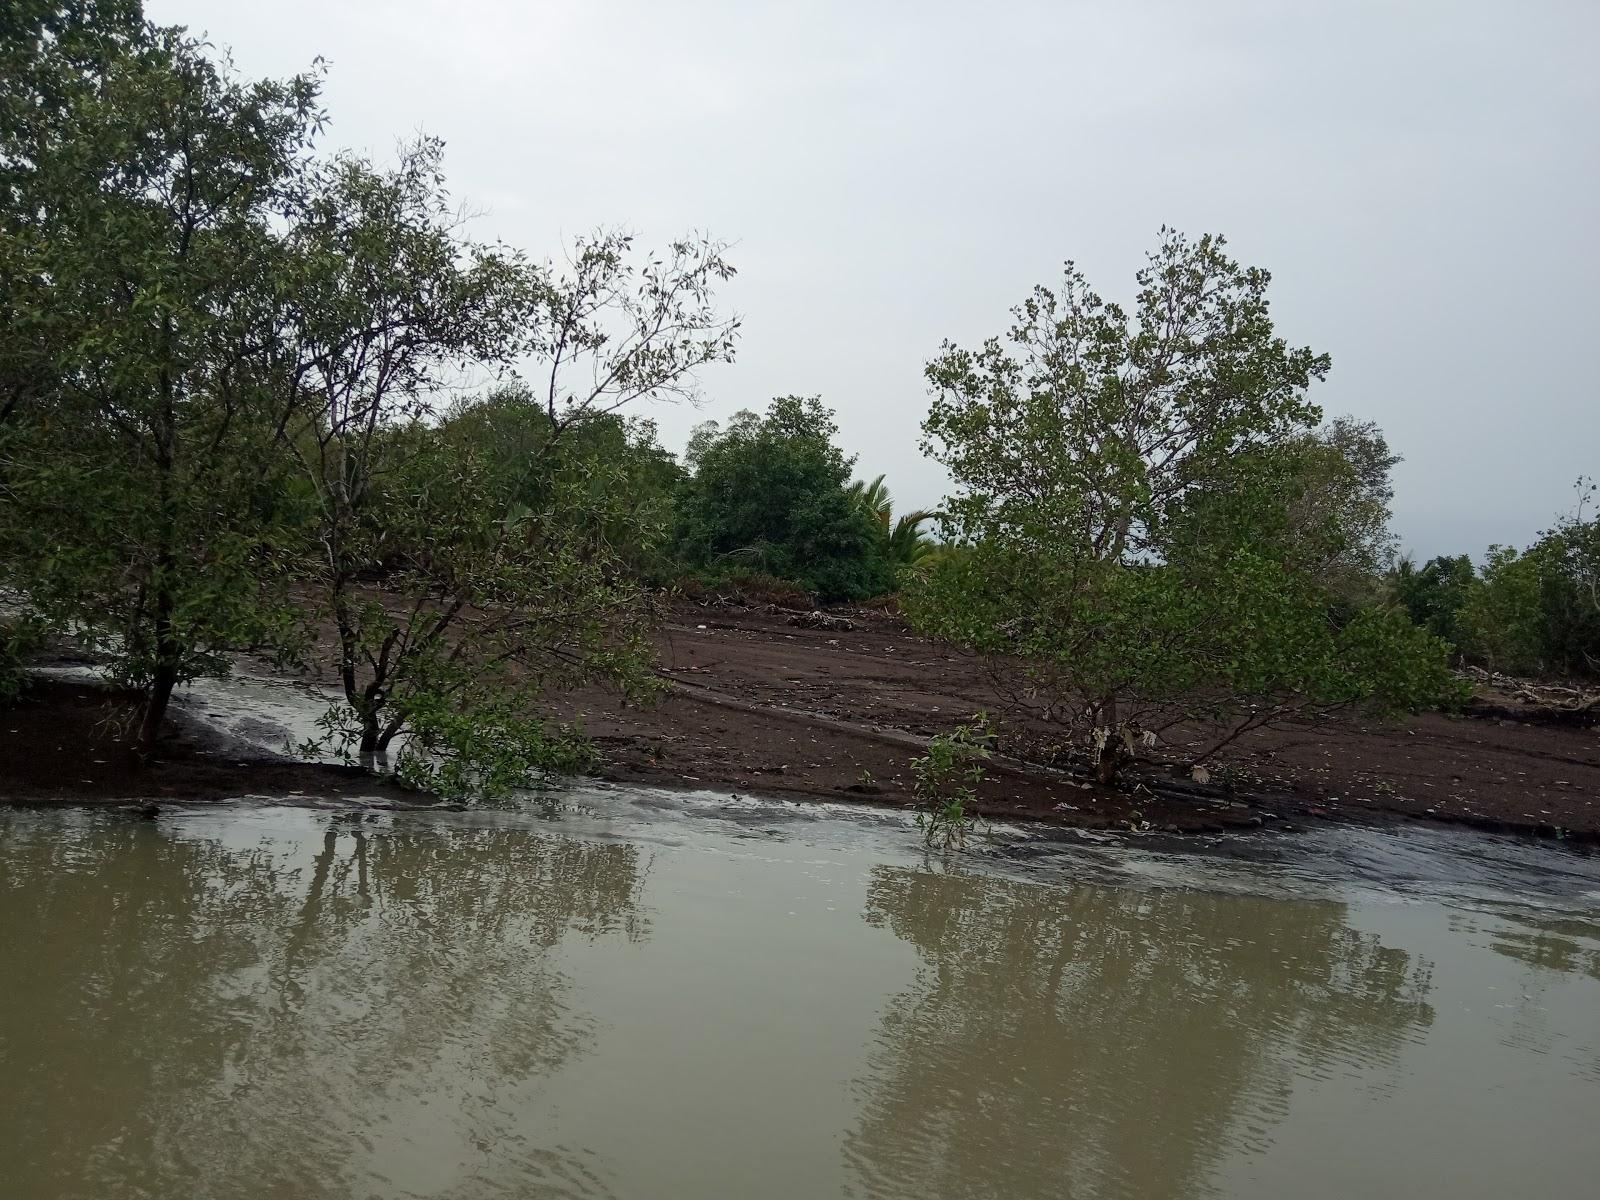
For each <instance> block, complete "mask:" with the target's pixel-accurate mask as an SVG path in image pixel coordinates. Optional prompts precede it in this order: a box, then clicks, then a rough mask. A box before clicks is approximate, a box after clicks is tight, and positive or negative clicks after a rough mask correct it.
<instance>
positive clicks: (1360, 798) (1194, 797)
mask: <svg viewBox="0 0 1600 1200" xmlns="http://www.w3.org/2000/svg"><path fill="white" fill-rule="evenodd" d="M846 615H848V617H849V618H850V620H851V621H852V623H853V624H854V626H855V628H854V630H853V631H850V632H831V631H824V630H812V629H806V628H803V627H797V626H795V625H791V624H790V623H789V614H787V613H784V612H781V611H776V610H771V609H766V610H762V609H750V610H737V609H725V608H711V607H699V606H697V605H693V604H680V605H679V606H678V607H677V608H676V609H675V610H674V612H673V614H672V620H671V621H670V623H669V624H668V625H667V626H666V628H665V629H664V630H663V632H662V635H661V659H662V665H663V674H664V675H665V676H666V677H667V678H668V679H669V680H670V684H669V686H670V691H669V692H668V694H667V695H666V696H665V697H664V698H663V699H662V701H661V702H660V703H659V704H658V705H657V706H656V707H654V708H651V709H639V708H636V707H631V706H630V707H621V706H619V704H618V702H617V701H616V700H615V698H612V697H606V696H603V695H600V694H591V695H584V696H581V697H576V698H572V699H571V700H570V701H569V703H568V710H569V715H572V716H581V718H582V721H583V725H584V727H585V728H586V729H587V730H588V732H589V733H590V734H591V735H592V736H594V737H595V738H597V740H598V741H599V742H600V744H601V746H602V748H603V749H604V751H605V754H606V758H607V761H608V766H607V768H606V770H605V775H606V776H607V777H608V778H611V779H614V780H618V781H624V782H639V783H651V784H665V785H669V786H674V785H675V786H680V787H691V788H705V789H714V790H719V791H727V790H732V791H735V792H755V793H774V794H791V795H799V796H809V797H819V798H827V799H832V800H846V801H849V800H855V801H866V802H871V803H877V804H889V805H896V806H905V805H909V804H911V803H912V802H913V798H912V795H911V781H912V773H911V759H912V758H913V757H915V756H916V755H917V754H919V753H921V748H920V747H921V744H922V739H924V738H926V737H928V736H930V735H933V734H937V733H941V732H947V731H949V730H950V729H951V728H953V727H954V726H955V725H956V724H958V723H959V722H961V721H963V720H965V719H966V718H968V717H970V716H971V715H972V714H973V713H974V712H976V711H977V710H979V709H985V710H987V711H989V712H990V713H993V714H1001V713H1003V712H1004V706H1003V704H1002V701H1001V698H1000V696H999V695H998V694H997V693H996V691H995V688H994V687H993V685H992V683H991V682H990V680H989V678H988V677H987V675H986V674H985V672H984V670H983V668H982V667H981V665H980V664H979V663H978V662H977V661H975V660H974V659H972V658H970V657H967V656H964V655H962V654H960V653H958V652H956V651H954V650H952V649H951V648H949V647H947V646H943V645H940V644H938V643H935V642H931V641H929V640H928V639H926V638H922V637H918V636H917V635H915V634H913V633H911V632H910V631H909V630H907V629H906V627H905V626H904V624H903V623H902V622H901V621H899V620H898V619H897V618H895V617H893V616H891V615H889V614H886V613H879V612H872V611H851V612H849V613H848V614H846ZM1470 711H1471V710H1470V709H1469V712H1470ZM1484 711H1486V713H1487V715H1484V716H1472V715H1461V716H1452V715H1445V714H1441V713H1426V714H1421V715H1419V716H1415V717H1412V718H1410V719H1408V720H1405V721H1403V722H1400V723H1396V724H1387V723H1380V722H1375V721H1373V722H1369V721H1363V720H1353V719H1352V720H1344V721H1341V722H1338V723H1335V724H1332V725H1323V726H1319V727H1312V726H1305V727H1300V728H1295V727H1290V728H1285V729H1266V730H1257V731H1255V732H1253V733H1250V734H1248V735H1246V736H1245V737H1244V738H1242V739H1241V740H1240V741H1239V742H1238V743H1236V744H1235V745H1234V746H1233V747H1231V748H1230V750H1229V751H1228V752H1227V753H1226V755H1225V756H1224V757H1223V759H1222V762H1221V766H1222V768H1223V769H1222V770H1219V771H1216V772H1215V773H1214V778H1213V779H1212V781H1211V784H1210V786H1206V787H1200V786H1197V785H1196V784H1194V783H1193V782H1191V781H1190V780H1189V779H1188V778H1187V776H1186V775H1185V776H1181V777H1178V776H1175V775H1174V774H1173V773H1172V771H1171V770H1170V769H1167V768H1160V769H1156V770H1152V769H1151V768H1149V767H1148V766H1147V767H1145V768H1144V769H1143V770H1142V771H1141V770H1138V769H1136V770H1134V771H1132V772H1131V773H1130V774H1129V777H1128V782H1127V784H1126V785H1125V789H1124V790H1110V789H1106V788H1101V787H1098V786H1090V785H1089V784H1087V783H1086V782H1084V781H1083V780H1082V779H1081V778H1079V777H1076V776H1073V775H1072V774H1070V773H1069V772H1067V771H1052V770H1048V769H1041V768H1037V767H1028V766H1026V765H1025V764H1021V763H1014V762H1009V761H998V762H994V763H991V765H990V770H989V778H988V780H987V781H986V782H985V784H984V785H983V786H982V788H981V789H980V793H979V810H980V811H981V812H982V813H983V814H984V815H986V816H989V817H994V818H1022V819H1034V820H1045V821H1050V822H1055V823H1060V824H1066V825H1074V826H1086V827H1102V828H1103V827H1110V828H1126V827H1128V826H1129V825H1133V826H1135V827H1150V828H1156V829H1176V830H1183V831H1190V830H1214V829H1221V828H1229V827H1241V826H1247V827H1254V826H1258V825H1264V824H1270V823H1274V822H1277V823H1279V824H1290V823H1293V822H1301V821H1305V820H1308V819H1327V818H1333V819H1354V820H1360V821H1364V822H1376V821H1388V820H1397V819H1423V820H1433V821H1445V822H1457V823H1464V824H1470V825H1475V826H1478V827H1481V828H1485V829H1496V830H1506V831H1522V832H1531V833H1538V834H1542V835H1546V836H1554V837H1567V838H1572V839H1573V840H1596V839H1600V732H1597V731H1596V730H1594V729H1582V728H1576V727H1570V726H1567V727H1563V726H1562V725H1560V724H1550V723H1545V722H1543V721H1542V719H1541V717H1540V715H1539V714H1536V713H1531V712H1530V713H1525V714H1522V715H1523V716H1525V717H1526V719H1517V710H1516V709H1515V708H1514V707H1512V708H1507V707H1506V706H1505V705H1504V704H1500V703H1490V702H1485V705H1484ZM1508 714H1509V715H1508ZM1041 735H1049V736H1057V737H1058V736H1059V732H1058V731H1051V730H1048V729H1044V728H1040V727H1036V726H1030V725H1029V724H1028V723H1027V722H1020V723H1013V724H1012V725H1011V726H1010V727H1009V728H1003V729H1002V745H1003V746H1004V745H1007V744H1009V745H1012V746H1018V745H1022V744H1027V743H1031V742H1034V741H1035V740H1036V739H1038V738H1039V737H1040V736H1041Z"/></svg>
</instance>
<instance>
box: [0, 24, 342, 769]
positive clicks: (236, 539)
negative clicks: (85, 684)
mask: <svg viewBox="0 0 1600 1200" xmlns="http://www.w3.org/2000/svg"><path fill="white" fill-rule="evenodd" d="M136 12H137V10H136V9H135V8H133V7H132V6H124V5H116V4H103V5H87V6H83V7H81V8H79V7H74V8H73V9H70V10H66V11H65V12H62V13H59V14H57V15H56V16H48V15H45V14H44V12H43V10H41V9H38V8H37V7H36V6H33V5H28V6H25V7H24V9H23V10H22V13H21V14H20V17H21V19H20V21H19V22H18V23H17V24H15V25H13V24H11V23H10V22H11V21H12V19H13V18H11V17H10V16H8V18H7V22H8V23H7V25H6V26H5V28H4V33H5V37H4V41H3V44H4V53H5V56H6V59H7V60H8V62H14V61H15V60H16V58H17V56H18V55H19V53H20V54H22V56H23V57H24V58H25V59H26V60H27V61H26V63H25V64H24V67H23V68H22V75H23V77H24V78H26V79H28V80H30V81H31V83H30V86H37V87H39V88H40V91H39V93H38V96H39V99H40V103H38V104H25V105H23V106H21V107H19V106H18V103H17V97H16V94H15V92H14V91H13V90H12V88H11V87H10V86H9V84H8V85H7V86H5V87H4V88H0V98H3V104H0V108H3V112H4V117H3V119H0V137H3V138H4V139H5V140H4V142H3V144H0V162H3V163H4V164H5V166H6V172H5V182H4V188H3V192H0V204H3V212H0V345H3V349H0V405H3V412H0V417H3V418H4V419H3V420H0V498H3V502H4V504H5V506H6V510H7V511H6V520H5V522H4V532H3V533H0V569H3V571H4V574H5V577H6V580H5V581H6V582H7V583H9V584H10V585H11V586H13V587H16V588H17V589H19V590H20V591H22V592H24V593H25V594H26V595H27V596H28V597H29V599H30V602H31V603H32V605H33V607H34V608H35V610H36V611H38V612H39V613H40V614H41V615H42V616H43V617H44V618H45V619H46V620H47V621H48V622H49V623H50V624H51V625H52V626H54V627H56V628H60V629H71V630H73V631H74V632H76V633H78V634H80V635H81V636H82V637H83V638H84V639H85V640H87V641H89V642H90V643H91V644H93V645H94V646H96V647H97V648H99V649H100V650H102V651H103V652H104V653H105V654H106V655H107V656H108V657H109V659H110V661H111V664H112V667H113V670H114V672H115V673H116V674H117V675H118V676H119V677H120V678H121V679H122V680H123V681H125V682H127V683H130V684H132V685H135V686H138V687H140V688H142V689H144V690H145V692H146V695H147V702H146V706H145V714H144V718H143V721H142V727H141V733H140V741H141V743H142V744H143V745H144V746H146V747H148V746H149V745H150V744H151V743H152V742H153V741H154V738H155V735H156V733H157V731H158V730H159V727H160V723H161V719H162V716H163V714H164V712H165V708H166V703H167V698H168V696H169V695H170V693H171V691H172V688H173V687H174V686H175V685H176V684H178V683H180V682H183V681H184V680H187V679H190V678H192V677H194V676H196V675H198V674H203V673H208V672H216V671H219V670H222V669H224V667H225V661H226V660H225V659H224V657H223V654H224V652H225V651H226V650H227V649H228V648H231V647H235V646H240V645H248V644H253V643H260V642H264V641H269V640H272V639H274V638H276V637H277V636H278V635H279V634H281V633H282V632H283V630H284V627H285V622H284V615H283V609H282V606H281V605H280V604H278V603H277V602H276V599H275V597H274V595H273V589H272V584H273V582H274V581H275V580H276V579H278V578H279V577H280V574H281V572H280V567H281V563H282V558H283V555H284V552H285V529H286V525H287V519H288V517H289V516H290V514H289V513H288V511H286V507H285V503H284V497H283V494H282V491H281V488H280V487H279V482H280V478H281V473H282V470H283V461H282V459H281V458H280V457H279V456H277V455H275V454H274V453H272V451H271V443H272V438H273V432H274V430H275V428H276V427H277V423H278V421H279V420H280V419H281V410H280V408H279V400H280V396H279V395H278V394H277V392H276V391H275V388H274V383H275V376H276V374H277V372H278V370H279V365H280V364H279V363H278V362H277V359H276V346H275V342H274V336H275V333H276V331H277V329H278V327H279V324H280V322H281V320H282V318H283V312H284V308H285V305H286V302H287V301H286V291H285V282H286V275H287V268H286V264H285V261H284V257H283V255H282V253H281V246H280V243H279V240H278V237H277V231H278V230H279V229H280V228H281V227H282V225H283V223H284V221H285V220H286V219H287V214H288V213H289V211H290V209H291V207H292V205H293V203H294V197H295V195H296V194H297V191H298V180H299V175H300V169H301V166H302V162H303V158H304V155H305V153H306V152H307V149H308V147H309V144H310V141H311V138H312V137H313V135H314V134H315V132H316V131H317V129H318V127H319V126H320V123H321V114H320V112H319V111H318V109H317V107H316V103H317V90H318V82H317V80H316V79H315V78H314V77H311V76H299V77H296V78H293V79H289V80H285V81H274V80H265V81H259V82H245V81H241V80H239V79H238V78H236V77H235V76H234V75H233V74H232V73H231V72H230V71H229V70H227V69H226V68H224V67H221V66H218V65H217V64H216V63H214V62H213V61H212V60H210V59H209V58H207V57H206V55H205V53H204V51H203V48H202V47H201V46H200V45H199V44H198V43H196V42H195V41H193V40H191V39H189V38H187V37H186V36H184V35H183V33H182V32H181V31H174V30H161V29H156V28H153V27H149V26H144V25H140V24H139V23H138V22H137V18H136ZM30 21H31V23H30ZM19 30H20V35H19ZM41 31H42V36H41ZM30 38H31V39H32V52H31V54H29V53H28V51H27V49H26V47H27V46H28V44H29V39H30ZM19 48H20V49H19Z"/></svg>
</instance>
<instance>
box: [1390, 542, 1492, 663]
mask: <svg viewBox="0 0 1600 1200" xmlns="http://www.w3.org/2000/svg"><path fill="white" fill-rule="evenodd" d="M1477 581H1478V573H1477V569H1476V568H1475V567H1474V566H1473V565H1472V559H1471V557H1470V556H1468V555H1466V554H1457V555H1438V556H1436V557H1434V558H1430V559H1429V560H1428V561H1427V562H1425V563H1423V564H1422V566H1420V567H1419V566H1417V565H1416V563H1414V562H1413V561H1412V560H1411V559H1409V558H1402V559H1400V560H1399V561H1398V562H1397V563H1395V565H1394V568H1393V569H1392V570H1391V571H1390V572H1389V577H1388V590H1389V594H1390V597H1391V598H1392V599H1393V600H1394V602H1395V603H1397V604H1399V605H1400V606H1401V607H1402V608H1404V609H1405V611H1406V613H1407V614H1408V615H1409V616H1410V617H1411V619H1412V620H1413V621H1414V622H1416V623H1417V624H1418V625H1419V626H1421V627H1422V628H1423V629H1426V630H1427V631H1428V632H1429V633H1431V634H1433V636H1434V637H1436V638H1440V639H1442V640H1444V641H1446V642H1449V643H1450V644H1451V645H1453V646H1455V647H1457V648H1462V647H1463V646H1464V641H1465V639H1464V635H1463V632H1462V629H1461V626H1460V614H1461V610H1462V607H1463V606H1464V605H1465V604H1466V602H1467V599H1468V598H1469V597H1470V596H1471V594H1472V590H1473V588H1474V586H1476V584H1477Z"/></svg>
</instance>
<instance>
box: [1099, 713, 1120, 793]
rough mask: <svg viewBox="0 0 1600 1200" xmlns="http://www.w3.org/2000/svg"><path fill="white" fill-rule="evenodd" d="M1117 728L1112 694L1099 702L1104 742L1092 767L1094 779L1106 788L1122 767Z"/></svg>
mask: <svg viewBox="0 0 1600 1200" xmlns="http://www.w3.org/2000/svg"><path fill="white" fill-rule="evenodd" d="M1118 726H1119V721H1118V714H1117V697H1116V693H1114V692H1112V693H1108V694H1107V695H1106V696H1105V697H1104V698H1103V699H1102V700H1101V701H1100V727H1101V728H1102V729H1104V730H1105V741H1104V742H1102V743H1101V745H1100V758H1099V761H1098V762H1096V763H1095V767H1094V774H1095V778H1096V779H1097V780H1099V781H1100V782H1101V783H1102V784H1105V785H1106V786H1107V787H1109V786H1110V785H1111V784H1113V783H1115V782H1116V781H1117V771H1118V770H1119V769H1120V768H1121V766H1122V730H1121V729H1120V728H1119V727H1118Z"/></svg>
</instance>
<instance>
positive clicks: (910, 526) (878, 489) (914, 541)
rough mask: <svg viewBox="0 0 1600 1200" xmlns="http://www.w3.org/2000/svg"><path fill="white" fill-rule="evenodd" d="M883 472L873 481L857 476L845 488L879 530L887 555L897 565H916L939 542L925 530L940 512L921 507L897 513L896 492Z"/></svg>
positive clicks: (898, 566) (897, 566) (885, 555)
mask: <svg viewBox="0 0 1600 1200" xmlns="http://www.w3.org/2000/svg"><path fill="white" fill-rule="evenodd" d="M884 478H885V477H884V476H882V475H879V476H878V477H877V478H876V479H874V480H872V481H871V482H865V481H863V480H860V479H858V480H856V481H855V482H854V483H852V484H851V485H850V486H849V487H848V488H846V489H845V490H846V491H847V492H848V493H849V495H850V498H851V499H852V500H853V501H855V503H856V504H858V505H859V506H860V508H861V511H862V512H863V513H865V514H866V515H867V518H868V519H869V520H870V521H871V522H872V523H873V525H874V527H876V529H877V530H878V536H879V539H880V540H881V542H882V545H883V552H884V557H885V558H887V559H888V560H889V562H890V564H891V565H893V566H894V567H896V568H900V567H909V566H913V565H915V564H916V563H919V562H921V561H922V560H923V559H925V558H927V557H928V555H930V554H932V553H933V551H934V550H935V549H936V548H937V545H938V544H937V543H936V542H935V541H934V540H933V539H932V538H930V537H929V536H928V535H927V534H925V533H923V532H922V527H923V526H924V525H926V524H927V523H928V522H929V521H932V520H934V519H935V518H936V517H937V516H938V514H937V513H935V512H934V511H933V510H932V509H927V508H918V509H913V510H912V511H911V512H908V513H901V514H900V516H899V517H898V518H896V517H895V515H894V496H893V495H891V494H890V492H889V488H888V486H887V485H886V484H885V483H884Z"/></svg>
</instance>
